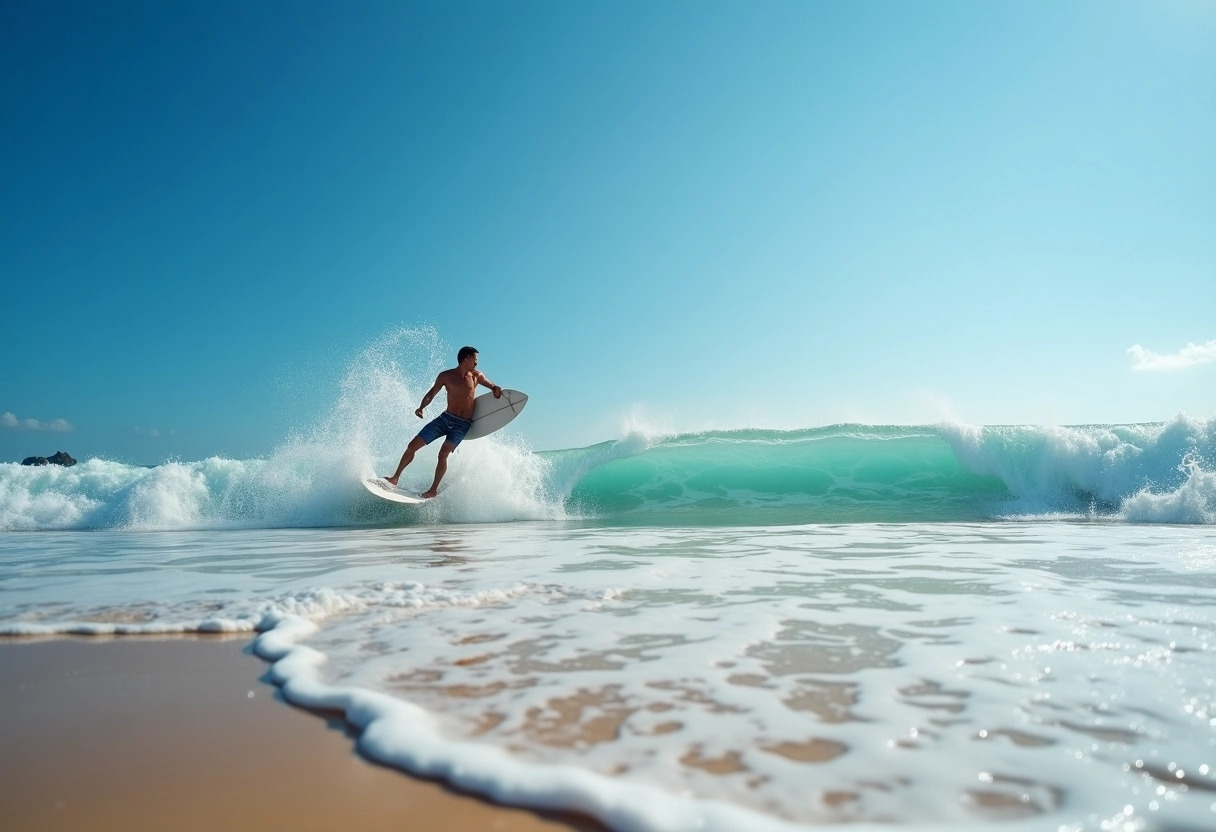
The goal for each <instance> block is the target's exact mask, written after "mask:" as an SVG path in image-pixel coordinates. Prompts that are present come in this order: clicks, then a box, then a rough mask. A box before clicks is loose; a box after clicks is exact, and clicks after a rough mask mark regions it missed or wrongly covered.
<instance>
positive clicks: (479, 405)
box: [464, 387, 528, 439]
mask: <svg viewBox="0 0 1216 832" xmlns="http://www.w3.org/2000/svg"><path fill="white" fill-rule="evenodd" d="M527 403H528V394H527V393H521V392H519V391H518V390H508V389H507V388H505V387H504V388H503V390H502V396H500V397H499V398H497V399H496V398H494V393H493V392H490V393H482V394H481V395H480V396H478V397H477V399H476V400H474V402H473V427H471V428H469V432H468V433H466V434H465V435H464V438H465V439H480V438H481V437H483V436H486V435H488V434H491V433H493V432H494V431H496V430H498V429H499V428H501V427H503V426H504V425H506V424H507V422H510V421H511V420H512V419H514V418H515V417H516V416H518V415H519V414H520V412H522V411H523V409H524V405H526V404H527Z"/></svg>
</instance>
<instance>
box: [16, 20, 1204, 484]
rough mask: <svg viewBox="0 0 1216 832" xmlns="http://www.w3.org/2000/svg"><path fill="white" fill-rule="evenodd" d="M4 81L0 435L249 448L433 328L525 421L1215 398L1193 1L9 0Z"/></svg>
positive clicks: (134, 446)
mask: <svg viewBox="0 0 1216 832" xmlns="http://www.w3.org/2000/svg"><path fill="white" fill-rule="evenodd" d="M0 69H2V71H3V77H4V78H5V79H6V80H5V84H4V85H2V86H0V111H2V112H3V113H4V121H5V126H4V129H3V130H2V131H0V157H2V158H3V159H4V167H5V171H4V176H3V193H4V198H3V200H2V201H0V211H2V212H3V213H2V214H0V274H3V301H4V302H3V306H4V310H5V312H6V314H5V315H4V324H3V326H2V327H0V460H14V459H20V458H21V457H23V456H26V455H31V454H49V453H51V452H53V451H55V450H58V449H60V448H62V449H64V450H67V451H69V452H71V453H73V455H75V456H77V457H87V456H93V455H100V456H105V457H108V458H113V459H119V460H123V461H131V462H157V461H160V460H163V459H165V458H169V457H179V458H183V459H199V458H203V457H206V456H210V455H213V454H223V455H228V456H234V457H248V456H259V455H265V454H268V453H270V452H271V451H273V449H274V448H275V447H276V446H277V445H278V444H279V443H280V442H282V441H283V440H284V438H285V437H286V436H288V435H289V434H290V432H291V431H293V430H301V429H307V428H308V426H310V425H312V424H315V423H317V422H318V421H319V420H321V419H323V418H325V416H326V415H327V414H329V413H330V412H331V411H332V409H333V407H334V403H335V401H336V399H337V397H338V396H339V383H340V379H341V378H342V376H343V374H344V372H346V370H347V369H348V368H349V366H350V365H351V362H352V361H355V360H356V358H357V356H358V355H359V353H360V351H361V350H363V349H364V348H365V347H366V346H367V345H368V344H370V343H373V342H375V341H376V340H377V339H380V338H382V337H383V336H384V335H385V334H386V333H391V332H393V331H396V330H399V329H401V328H412V327H422V326H429V327H433V328H434V330H435V331H436V332H437V333H438V337H439V340H440V342H441V344H442V345H443V347H444V348H450V349H451V350H452V351H453V352H454V351H455V349H456V348H457V347H459V346H461V345H462V344H466V343H468V344H473V345H475V346H477V347H478V348H479V349H480V350H481V367H482V369H483V370H485V371H486V373H487V374H488V375H489V376H490V377H491V378H492V379H494V380H495V381H498V382H499V383H501V384H504V385H506V386H510V387H515V388H518V389H522V390H525V391H527V392H528V393H529V394H530V395H531V396H532V403H531V404H529V409H528V411H527V412H526V414H525V415H524V416H523V417H521V419H520V420H519V421H518V422H517V423H516V424H515V425H514V426H513V428H515V429H516V430H517V433H519V434H522V435H523V437H524V438H525V439H526V440H527V441H528V442H529V443H531V444H532V445H533V446H534V447H536V448H538V449H545V448H556V447H570V446H577V445H584V444H590V443H592V442H596V441H601V440H604V439H609V438H613V437H614V436H617V435H619V434H620V432H621V430H622V428H623V426H626V425H629V424H643V425H649V426H652V427H657V428H664V429H681V428H700V427H708V426H716V427H744V426H761V427H810V426H815V425H823V424H831V423H836V422H844V421H862V422H873V423H892V422H905V423H924V422H933V421H937V420H940V419H960V420H963V421H968V422H973V423H1010V422H1018V423H1040V424H1045V423H1052V424H1075V423H1094V422H1133V421H1157V420H1164V419H1168V418H1170V417H1172V416H1174V415H1176V414H1177V413H1180V412H1186V413H1189V414H1191V415H1194V416H1210V415H1212V414H1214V413H1216V153H1214V152H1213V148H1216V3H1211V2H1207V0H1164V1H1163V2H1138V3H1127V2H1107V0H1101V2H1099V0H1081V1H1080V2H1068V3H1046V2H1041V3H1040V2H1009V3H1002V2H838V3H828V2H809V0H807V2H795V3H788V2H764V3H754V4H753V3H742V2H709V3H705V2H692V3H677V2H645V3H643V2H626V1H624V0H623V1H622V2H564V1H562V0H553V2H528V3H510V2H482V3H459V2H458V3H439V2H432V3H418V4H415V3H405V2H396V3H394V2H355V3H349V2H332V3H331V2H326V3H320V2H307V1H303V2H286V0H283V1H282V2H257V3H248V2H236V0H219V1H218V2H206V3H203V2H194V3H191V2H175V3H161V2H154V1H153V0H149V2H140V3H132V2H122V1H121V0H115V1H114V2H107V3H91V2H81V3H74V2H32V0H15V1H14V2H6V3H4V4H3V5H0ZM402 358H403V360H405V361H412V360H414V359H415V358H416V357H415V356H411V355H404V356H403V357H402ZM453 359H454V356H453ZM421 392H422V391H419V393H421ZM401 418H402V423H403V426H402V439H403V444H404V442H405V441H407V440H408V438H409V437H410V436H412V435H413V432H414V431H416V430H417V427H418V424H417V420H416V419H415V418H414V417H413V415H412V414H410V413H403V414H402V415H401Z"/></svg>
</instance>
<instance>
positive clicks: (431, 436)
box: [418, 410, 473, 447]
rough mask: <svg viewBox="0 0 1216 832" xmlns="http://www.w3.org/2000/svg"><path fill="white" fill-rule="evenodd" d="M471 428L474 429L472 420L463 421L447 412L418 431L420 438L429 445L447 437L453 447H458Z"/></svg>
mask: <svg viewBox="0 0 1216 832" xmlns="http://www.w3.org/2000/svg"><path fill="white" fill-rule="evenodd" d="M471 427H473V420H472V419H461V418H460V417H459V416H456V415H454V414H452V413H448V412H447V411H446V410H445V411H443V412H442V413H440V414H439V415H438V416H437V417H435V418H434V419H432V420H431V421H430V422H429V423H428V424H427V426H426V427H424V428H423V429H422V430H420V431H418V436H419V437H421V438H422V441H423V442H426V444H428V445H429V444H431V443H432V442H434V441H435V440H436V439H438V438H439V437H441V436H446V437H447V438H448V441H449V442H451V443H452V447H456V446H457V445H459V444H460V441H461V440H462V439H464V435H465V434H466V433H468V432H469V428H471Z"/></svg>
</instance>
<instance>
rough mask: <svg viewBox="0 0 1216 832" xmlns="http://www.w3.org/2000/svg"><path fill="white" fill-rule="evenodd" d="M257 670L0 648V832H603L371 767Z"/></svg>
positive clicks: (194, 648)
mask: <svg viewBox="0 0 1216 832" xmlns="http://www.w3.org/2000/svg"><path fill="white" fill-rule="evenodd" d="M266 668H267V665H266V664H265V663H264V662H262V661H261V660H260V659H258V658H257V657H255V656H253V655H252V654H251V653H250V652H249V639H248V637H240V638H232V637H227V638H225V637H218V636H217V637H184V638H171V639H159V638H152V637H126V638H118V639H100V638H92V639H54V640H8V641H0V714H3V716H2V717H0V829H4V830H6V832H25V830H39V832H43V831H44V830H90V832H104V830H119V829H121V830H125V831H126V832H139V831H140V830H149V832H151V830H156V832H161V830H166V829H173V830H177V832H188V830H207V832H214V830H216V829H224V830H228V832H240V830H257V832H268V830H279V829H282V830H289V829H290V830H337V829H341V830H349V832H364V831H366V830H381V829H384V830H388V829H392V830H397V831H398V832H399V831H400V830H404V829H419V830H435V832H463V831H464V830H468V832H474V830H476V832H481V830H501V832H539V831H540V830H546V832H562V831H563V830H567V831H568V830H582V831H583V832H587V831H588V830H596V829H599V827H597V826H596V825H595V824H594V823H592V822H590V821H585V820H583V819H580V818H570V817H542V816H538V815H536V814H533V813H531V812H528V811H523V810H518V809H510V808H505V807H500V806H496V805H493V804H490V803H487V802H485V801H482V800H480V799H477V798H473V797H468V796H465V795H461V794H457V793H454V792H452V791H451V790H449V789H447V788H445V787H444V786H443V785H441V784H438V783H433V782H429V781H424V780H418V779H415V778H412V777H409V776H407V775H404V774H402V773H400V772H397V771H394V770H391V769H387V768H384V767H381V766H378V765H375V764H373V763H370V762H368V761H366V760H364V759H362V758H361V757H359V756H358V755H357V754H356V753H355V751H354V747H353V745H354V744H353V740H352V738H351V737H350V736H349V734H348V732H347V728H346V726H345V725H344V724H343V723H342V722H341V721H340V720H338V719H335V718H333V717H332V715H330V716H329V717H328V718H327V717H326V716H323V715H318V714H315V713H311V712H308V711H303V710H300V709H298V708H294V707H292V706H290V705H288V704H286V703H285V702H283V701H282V700H281V698H279V696H278V690H277V688H276V687H275V686H274V685H273V684H271V683H270V682H269V681H267V679H266V675H265V674H266Z"/></svg>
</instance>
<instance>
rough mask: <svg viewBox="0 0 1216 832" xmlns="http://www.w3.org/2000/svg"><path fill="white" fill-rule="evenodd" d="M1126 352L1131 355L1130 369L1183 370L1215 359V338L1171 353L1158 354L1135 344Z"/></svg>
mask: <svg viewBox="0 0 1216 832" xmlns="http://www.w3.org/2000/svg"><path fill="white" fill-rule="evenodd" d="M1127 354H1128V355H1130V356H1131V357H1132V369H1133V370H1143V371H1146V372H1155V371H1158V370H1185V369H1187V368H1188V367H1194V366H1197V365H1199V364H1207V363H1209V362H1211V361H1216V339H1213V340H1211V341H1208V342H1207V343H1206V344H1187V345H1186V346H1185V347H1183V348H1182V349H1180V350H1178V352H1176V353H1174V354H1173V355H1159V354H1158V353H1155V352H1153V351H1152V350H1146V349H1145V348H1144V347H1142V346H1140V345H1139V344H1136V345H1135V346H1132V347H1129V348H1128V350H1127Z"/></svg>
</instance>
